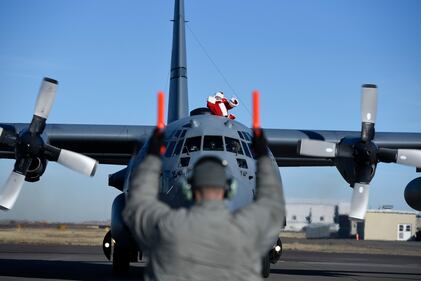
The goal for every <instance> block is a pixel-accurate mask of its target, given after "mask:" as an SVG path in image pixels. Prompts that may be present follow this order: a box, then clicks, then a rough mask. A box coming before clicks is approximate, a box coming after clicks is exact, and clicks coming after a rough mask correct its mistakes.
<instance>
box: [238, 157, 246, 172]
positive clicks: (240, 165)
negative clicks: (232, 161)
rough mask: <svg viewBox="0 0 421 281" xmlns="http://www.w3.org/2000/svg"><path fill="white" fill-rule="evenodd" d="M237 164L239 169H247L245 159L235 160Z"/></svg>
mask: <svg viewBox="0 0 421 281" xmlns="http://www.w3.org/2000/svg"><path fill="white" fill-rule="evenodd" d="M237 164H238V167H240V168H241V169H248V166H247V161H246V160H245V159H240V158H237Z"/></svg>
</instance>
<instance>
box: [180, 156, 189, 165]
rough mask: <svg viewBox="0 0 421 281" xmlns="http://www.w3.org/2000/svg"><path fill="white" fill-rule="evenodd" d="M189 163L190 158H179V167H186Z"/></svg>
mask: <svg viewBox="0 0 421 281" xmlns="http://www.w3.org/2000/svg"><path fill="white" fill-rule="evenodd" d="M189 163H190V157H181V158H180V165H181V167H187V166H188V165H189Z"/></svg>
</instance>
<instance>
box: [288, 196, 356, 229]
mask: <svg viewBox="0 0 421 281" xmlns="http://www.w3.org/2000/svg"><path fill="white" fill-rule="evenodd" d="M348 213H349V203H339V204H338V203H330V202H322V203H321V202H314V201H313V202H312V201H307V202H306V201H292V202H287V203H286V227H285V230H286V231H302V230H303V228H304V227H306V226H308V225H309V224H335V223H337V217H338V215H341V214H348Z"/></svg>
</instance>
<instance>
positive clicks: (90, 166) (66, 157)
mask: <svg viewBox="0 0 421 281" xmlns="http://www.w3.org/2000/svg"><path fill="white" fill-rule="evenodd" d="M57 162H58V163H60V164H61V165H63V166H65V167H67V168H69V169H72V170H73V171H76V172H79V173H82V174H84V175H87V176H91V177H93V176H94V175H95V172H96V167H97V165H98V161H96V160H95V159H92V158H90V157H88V156H85V155H83V154H80V153H76V152H73V151H70V150H66V149H61V150H60V155H59V156H58V159H57Z"/></svg>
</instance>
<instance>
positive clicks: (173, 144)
mask: <svg viewBox="0 0 421 281" xmlns="http://www.w3.org/2000/svg"><path fill="white" fill-rule="evenodd" d="M174 146H175V141H172V142H170V144H169V145H168V146H167V150H166V151H165V157H171V155H172V152H173V150H174Z"/></svg>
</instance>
